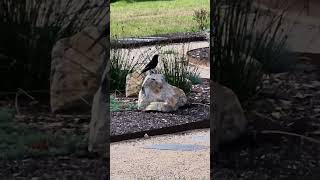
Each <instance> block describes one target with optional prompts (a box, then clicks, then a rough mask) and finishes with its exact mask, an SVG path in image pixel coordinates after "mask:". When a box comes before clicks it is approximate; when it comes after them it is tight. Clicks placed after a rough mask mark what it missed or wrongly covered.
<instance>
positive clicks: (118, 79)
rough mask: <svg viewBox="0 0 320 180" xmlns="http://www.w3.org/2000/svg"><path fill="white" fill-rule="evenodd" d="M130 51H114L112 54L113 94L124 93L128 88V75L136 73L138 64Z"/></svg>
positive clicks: (111, 83)
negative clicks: (116, 92)
mask: <svg viewBox="0 0 320 180" xmlns="http://www.w3.org/2000/svg"><path fill="white" fill-rule="evenodd" d="M131 53H132V51H131V50H130V49H128V50H126V49H112V50H111V54H110V62H111V65H110V75H111V82H110V85H111V87H110V90H111V92H115V91H120V92H124V91H125V88H126V77H127V75H128V74H130V73H132V72H135V71H136V70H137V67H138V63H137V62H136V61H135V59H134V56H133V57H131Z"/></svg>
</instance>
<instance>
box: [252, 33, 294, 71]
mask: <svg viewBox="0 0 320 180" xmlns="http://www.w3.org/2000/svg"><path fill="white" fill-rule="evenodd" d="M285 40H286V37H285V38H284V39H280V40H279V39H269V41H267V42H265V43H261V42H259V41H261V39H256V44H260V46H253V53H252V57H253V58H254V59H256V60H258V61H259V62H260V63H261V64H263V65H264V67H263V69H264V70H265V72H266V73H281V72H286V71H290V70H291V69H292V68H293V67H294V65H295V63H296V60H297V57H296V56H295V54H294V53H293V52H292V51H291V50H290V49H289V48H288V47H287V44H286V41H285Z"/></svg>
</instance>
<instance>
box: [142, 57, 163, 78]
mask: <svg viewBox="0 0 320 180" xmlns="http://www.w3.org/2000/svg"><path fill="white" fill-rule="evenodd" d="M158 57H159V55H158V54H156V55H154V56H153V58H152V60H151V61H150V62H149V63H148V64H147V65H146V67H144V69H143V70H142V71H141V73H140V74H139V76H140V75H141V74H142V73H145V72H147V71H149V70H151V69H154V68H156V67H157V65H158Z"/></svg>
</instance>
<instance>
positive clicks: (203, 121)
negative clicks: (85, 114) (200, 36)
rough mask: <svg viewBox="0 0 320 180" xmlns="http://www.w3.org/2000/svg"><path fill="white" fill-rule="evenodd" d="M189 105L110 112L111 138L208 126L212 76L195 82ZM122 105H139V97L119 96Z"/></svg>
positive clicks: (125, 137)
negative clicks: (167, 109)
mask: <svg viewBox="0 0 320 180" xmlns="http://www.w3.org/2000/svg"><path fill="white" fill-rule="evenodd" d="M187 97H188V104H187V105H186V106H184V107H181V108H179V109H178V110H177V111H175V112H171V113H161V112H142V111H138V110H134V111H128V110H120V111H116V112H111V124H110V126H111V141H113V142H115V141H121V140H126V139H133V138H141V137H143V136H144V134H148V135H160V134H168V133H175V132H181V131H186V130H191V129H198V128H209V127H210V123H209V122H210V121H209V115H210V107H209V103H210V87H209V79H202V83H201V84H197V85H193V87H192V90H191V92H190V94H188V95H187ZM116 99H117V101H119V102H120V103H121V102H123V104H136V103H137V98H125V97H123V96H118V97H117V98H116Z"/></svg>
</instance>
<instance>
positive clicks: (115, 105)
mask: <svg viewBox="0 0 320 180" xmlns="http://www.w3.org/2000/svg"><path fill="white" fill-rule="evenodd" d="M119 110H120V104H119V102H118V101H117V100H116V98H115V97H114V96H110V111H119Z"/></svg>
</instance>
